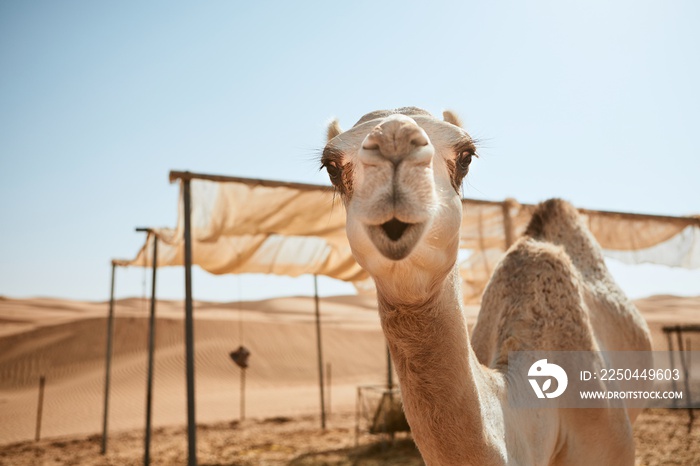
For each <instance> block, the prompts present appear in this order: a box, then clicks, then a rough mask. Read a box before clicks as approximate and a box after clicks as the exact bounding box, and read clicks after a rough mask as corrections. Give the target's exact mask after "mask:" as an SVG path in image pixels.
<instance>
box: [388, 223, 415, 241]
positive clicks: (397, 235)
mask: <svg viewBox="0 0 700 466" xmlns="http://www.w3.org/2000/svg"><path fill="white" fill-rule="evenodd" d="M410 226H411V224H410V223H405V222H402V221H401V220H399V219H398V218H396V217H394V218H392V219H391V220H389V221H388V222H386V223H382V224H381V227H382V230H384V233H386V235H387V236H388V237H389V239H390V240H391V241H398V240H400V239H401V237H402V236H403V234H404V232H406V230H407V229H408V228H409V227H410Z"/></svg>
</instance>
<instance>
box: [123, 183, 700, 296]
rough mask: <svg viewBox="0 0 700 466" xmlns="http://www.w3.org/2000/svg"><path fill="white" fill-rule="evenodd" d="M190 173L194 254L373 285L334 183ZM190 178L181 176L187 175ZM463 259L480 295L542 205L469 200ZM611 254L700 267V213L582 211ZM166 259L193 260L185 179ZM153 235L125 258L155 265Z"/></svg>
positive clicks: (200, 260) (214, 263)
mask: <svg viewBox="0 0 700 466" xmlns="http://www.w3.org/2000/svg"><path fill="white" fill-rule="evenodd" d="M188 176H191V181H190V190H191V215H192V260H193V264H195V265H199V266H200V267H201V268H202V269H204V270H206V271H208V272H211V273H214V274H225V273H270V274H278V275H289V276H299V275H302V274H319V275H327V276H329V277H333V278H336V279H339V280H344V281H349V282H353V283H355V284H356V285H357V287H358V289H360V290H362V289H366V288H368V287H369V288H371V286H370V285H369V280H368V279H369V277H368V275H367V273H366V272H365V271H364V270H362V268H361V267H360V266H359V265H358V264H357V263H356V262H355V260H354V259H353V257H352V254H351V251H350V246H349V244H348V242H347V238H346V236H345V208H344V206H343V204H342V202H341V201H340V199H339V198H338V197H337V196H336V195H335V194H334V192H333V189H332V188H331V187H326V186H314V185H305V184H298V183H283V182H275V181H268V180H252V179H244V178H229V177H218V176H208V175H194V174H188ZM181 183H182V182H181ZM462 206H463V221H462V229H461V244H460V247H461V248H462V249H463V250H465V252H464V253H463V254H461V255H460V257H466V259H465V260H463V262H462V263H461V264H460V268H461V271H462V276H463V278H464V280H465V285H466V286H465V298H466V299H470V300H471V299H474V298H478V297H479V296H480V294H481V292H482V290H483V287H484V285H485V283H486V282H487V281H488V278H489V277H490V275H491V272H492V271H493V268H494V266H495V264H496V263H497V262H498V260H499V259H500V258H501V256H502V255H503V253H504V252H505V250H506V249H507V247H508V245H509V244H511V243H512V242H513V241H514V239H516V238H517V237H518V236H519V235H520V234H522V232H523V231H524V229H525V227H526V226H527V223H528V222H529V219H530V215H531V212H532V210H533V209H534V206H532V205H526V204H518V203H517V202H516V201H514V200H506V201H504V202H489V201H477V200H469V199H464V200H463V201H462ZM581 212H582V213H583V214H584V216H585V218H586V219H587V221H588V224H589V227H590V228H591V231H592V232H593V234H594V235H595V237H596V238H597V240H598V242H599V243H600V244H601V246H602V247H603V249H604V253H605V255H607V256H608V257H614V258H616V259H619V260H621V261H623V262H626V263H630V264H638V263H642V262H651V263H655V264H663V265H668V266H674V267H684V268H691V269H694V268H700V218H697V217H664V216H651V215H639V214H624V213H615V212H601V211H591V210H583V209H582V210H581ZM154 232H155V235H157V237H158V239H159V243H158V264H157V265H158V266H159V267H160V266H178V265H184V252H183V249H184V248H183V242H184V241H183V238H184V216H183V201H182V186H181V196H180V208H179V215H178V224H177V227H176V228H175V229H157V230H154ZM152 243H153V235H149V238H148V240H147V242H146V244H144V246H143V247H142V248H141V250H140V251H139V253H138V255H137V256H136V257H135V258H134V259H133V260H129V261H118V264H119V265H122V266H147V267H150V266H152V264H151V253H150V251H152V247H153V246H152Z"/></svg>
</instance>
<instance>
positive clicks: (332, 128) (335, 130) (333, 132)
mask: <svg viewBox="0 0 700 466" xmlns="http://www.w3.org/2000/svg"><path fill="white" fill-rule="evenodd" d="M342 132H343V130H342V129H340V123H338V120H337V119H335V118H334V119H333V121H331V122H330V123H329V124H328V133H327V137H328V141H330V140H331V139H333V138H334V137H336V136H337V135H339V134H340V133H342Z"/></svg>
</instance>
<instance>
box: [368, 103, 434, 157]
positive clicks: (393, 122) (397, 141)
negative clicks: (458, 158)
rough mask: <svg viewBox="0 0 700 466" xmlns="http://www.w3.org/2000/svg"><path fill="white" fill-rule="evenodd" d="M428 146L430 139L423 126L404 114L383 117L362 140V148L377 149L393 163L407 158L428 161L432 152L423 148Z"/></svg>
mask: <svg viewBox="0 0 700 466" xmlns="http://www.w3.org/2000/svg"><path fill="white" fill-rule="evenodd" d="M429 146H430V139H429V138H428V135H427V134H426V133H425V131H423V128H421V127H420V126H418V124H417V123H416V122H415V120H413V118H410V117H407V116H405V115H392V116H390V117H388V118H386V119H384V121H382V122H381V123H380V124H378V125H377V126H375V127H374V128H373V129H372V131H371V132H370V133H369V134H368V135H367V137H365V139H364V141H363V142H362V149H365V150H367V151H377V152H379V155H381V157H383V158H385V159H387V160H390V161H391V162H392V163H393V164H394V165H398V164H399V163H400V162H402V161H403V160H404V159H407V158H410V159H414V160H415V161H417V162H428V161H429V160H430V159H431V158H432V152H431V151H426V150H424V149H425V148H427V147H429Z"/></svg>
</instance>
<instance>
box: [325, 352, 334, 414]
mask: <svg viewBox="0 0 700 466" xmlns="http://www.w3.org/2000/svg"><path fill="white" fill-rule="evenodd" d="M332 382H333V381H332V380H331V363H330V362H327V363H326V386H327V387H328V404H327V405H326V406H328V417H329V418H330V417H331V410H332V409H331V407H332V406H333V405H332V403H331V402H332V400H331V386H332Z"/></svg>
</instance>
